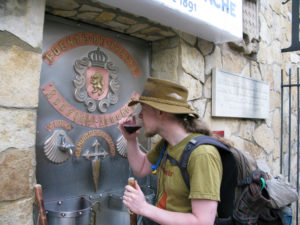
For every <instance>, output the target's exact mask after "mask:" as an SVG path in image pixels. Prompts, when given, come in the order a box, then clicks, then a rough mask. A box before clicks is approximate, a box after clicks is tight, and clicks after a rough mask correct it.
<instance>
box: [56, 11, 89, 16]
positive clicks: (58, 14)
mask: <svg viewBox="0 0 300 225" xmlns="http://www.w3.org/2000/svg"><path fill="white" fill-rule="evenodd" d="M52 13H53V15H56V16H62V17H72V16H75V15H76V14H77V11H75V10H72V11H66V10H53V11H52ZM84 14H87V13H84ZM81 17H82V15H81V14H79V16H78V18H81Z"/></svg>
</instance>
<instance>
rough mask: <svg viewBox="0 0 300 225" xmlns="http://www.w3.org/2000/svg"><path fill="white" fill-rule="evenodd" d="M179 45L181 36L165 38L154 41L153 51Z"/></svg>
mask: <svg viewBox="0 0 300 225" xmlns="http://www.w3.org/2000/svg"><path fill="white" fill-rule="evenodd" d="M178 46H179V37H171V38H165V39H162V40H159V41H155V42H153V43H152V51H153V52H159V51H162V50H165V49H171V48H176V47H178Z"/></svg>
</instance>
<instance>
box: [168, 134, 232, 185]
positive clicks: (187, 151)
mask: <svg viewBox="0 0 300 225" xmlns="http://www.w3.org/2000/svg"><path fill="white" fill-rule="evenodd" d="M204 144H207V145H213V146H215V147H216V148H217V149H223V150H225V151H230V150H229V149H228V147H227V146H226V145H225V144H223V143H222V142H220V141H218V140H216V139H215V138H213V137H210V136H204V135H201V136H197V137H195V138H193V139H191V140H190V141H189V142H188V144H187V145H186V146H185V148H184V150H183V152H182V155H181V158H180V161H179V162H178V161H177V160H175V159H174V158H173V157H171V156H170V155H167V158H168V159H169V160H170V162H171V164H172V165H175V166H178V167H179V168H180V171H181V174H182V177H183V180H184V182H185V184H186V186H187V187H188V188H190V182H189V175H188V172H187V166H188V162H189V158H190V155H191V154H192V152H193V151H194V150H195V149H196V148H197V147H198V146H199V145H204Z"/></svg>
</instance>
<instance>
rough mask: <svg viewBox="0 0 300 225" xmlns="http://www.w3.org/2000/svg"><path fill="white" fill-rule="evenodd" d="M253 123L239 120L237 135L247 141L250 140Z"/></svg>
mask: <svg viewBox="0 0 300 225" xmlns="http://www.w3.org/2000/svg"><path fill="white" fill-rule="evenodd" d="M254 128H255V123H254V122H253V121H250V120H244V121H241V125H240V133H239V136H240V137H241V138H243V139H247V140H248V141H252V136H253V133H254Z"/></svg>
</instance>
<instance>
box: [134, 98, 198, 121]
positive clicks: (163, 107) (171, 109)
mask: <svg viewBox="0 0 300 225" xmlns="http://www.w3.org/2000/svg"><path fill="white" fill-rule="evenodd" d="M138 103H143V104H147V105H149V106H151V107H153V108H155V109H158V110H160V111H163V112H168V113H173V114H192V115H194V116H195V117H196V118H199V115H198V114H197V113H195V112H194V111H193V110H192V109H190V108H188V107H185V106H178V105H172V104H166V103H160V102H153V101H151V100H133V101H131V102H129V103H128V106H134V105H136V104H138Z"/></svg>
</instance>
